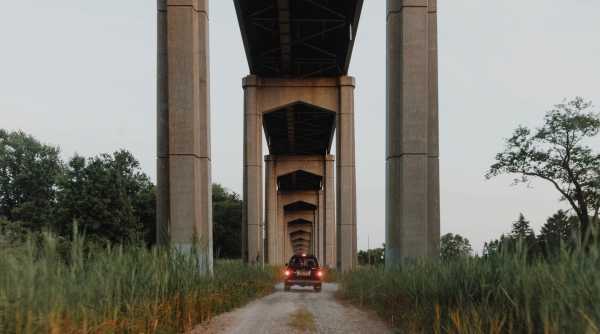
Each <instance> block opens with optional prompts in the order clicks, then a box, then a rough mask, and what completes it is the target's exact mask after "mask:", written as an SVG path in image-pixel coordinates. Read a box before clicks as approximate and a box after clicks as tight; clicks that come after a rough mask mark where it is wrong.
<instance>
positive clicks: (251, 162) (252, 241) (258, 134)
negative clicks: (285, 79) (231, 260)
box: [242, 75, 263, 263]
mask: <svg viewBox="0 0 600 334" xmlns="http://www.w3.org/2000/svg"><path fill="white" fill-rule="evenodd" d="M257 85H258V82H257V78H256V76H253V75H250V76H247V77H246V78H244V80H243V87H244V196H243V197H244V203H243V207H242V254H243V258H244V260H245V261H246V262H248V263H257V262H259V261H260V256H262V253H263V250H262V248H263V247H262V245H263V238H262V224H263V184H262V177H263V174H262V173H263V171H262V160H263V155H262V113H261V112H260V110H258V103H257Z"/></svg>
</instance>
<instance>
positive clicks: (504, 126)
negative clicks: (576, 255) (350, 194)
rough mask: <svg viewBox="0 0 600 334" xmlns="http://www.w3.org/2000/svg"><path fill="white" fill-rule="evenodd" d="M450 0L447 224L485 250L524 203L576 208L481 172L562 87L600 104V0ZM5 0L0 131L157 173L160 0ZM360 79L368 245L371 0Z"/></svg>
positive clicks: (222, 107)
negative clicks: (117, 157) (134, 161)
mask: <svg viewBox="0 0 600 334" xmlns="http://www.w3.org/2000/svg"><path fill="white" fill-rule="evenodd" d="M438 2H439V59H440V73H439V75H440V84H439V89H440V144H441V201H442V202H441V219H442V221H441V224H442V233H446V232H453V233H460V234H462V235H464V236H466V237H467V238H469V239H470V240H471V241H472V243H473V246H474V248H475V249H476V250H477V251H479V250H480V249H481V247H482V245H483V242H484V241H486V240H489V239H491V238H495V237H497V236H498V235H499V234H501V233H503V232H507V231H509V230H510V224H511V222H512V221H513V220H515V219H516V217H517V215H518V214H519V212H523V213H524V214H525V216H526V217H528V218H529V219H530V220H532V224H533V226H534V228H535V229H536V231H538V230H539V227H540V226H541V225H542V224H543V222H544V221H545V219H546V217H547V216H549V215H551V214H552V213H553V212H555V211H556V210H557V209H558V208H559V207H563V206H564V204H561V203H559V202H558V198H559V197H558V195H557V193H556V192H555V191H554V190H553V189H552V188H550V187H549V186H548V185H546V184H543V183H540V182H534V183H533V184H532V186H531V187H529V188H528V187H525V186H520V187H511V186H510V184H511V180H512V179H511V178H510V177H505V178H498V179H494V180H491V181H486V180H484V178H483V175H484V173H485V171H486V169H487V168H488V167H489V165H490V164H491V163H492V162H493V158H494V155H495V153H496V152H498V151H499V150H501V148H502V146H503V138H505V137H508V136H509V135H510V134H511V132H512V130H513V129H514V128H515V127H516V126H517V125H519V124H525V125H530V126H537V125H538V124H540V122H541V120H542V117H543V114H544V112H545V111H546V110H548V109H549V108H550V107H551V106H552V105H554V104H556V103H559V102H561V101H562V100H563V98H565V97H572V96H575V95H581V96H584V97H586V98H588V99H591V100H593V101H595V102H596V104H598V105H600V20H599V19H598V17H599V16H598V15H599V13H600V1H598V0H566V1H565V0H560V1H559V0H525V1H524V0H438ZM1 3H2V6H1V7H2V10H0V41H1V44H0V128H5V129H10V130H17V129H21V130H23V131H26V132H28V133H30V134H32V135H34V136H35V137H37V138H38V139H40V140H41V141H43V142H46V143H50V144H55V145H59V146H60V147H61V149H62V153H63V156H64V157H65V158H68V157H71V156H73V155H74V154H75V153H76V152H77V153H79V154H83V155H86V156H89V155H95V154H99V153H103V152H112V151H115V150H117V149H119V148H126V149H128V150H130V151H132V152H133V153H134V154H135V156H136V157H138V159H139V160H140V161H141V164H142V168H143V169H144V170H145V171H146V172H147V173H148V174H149V175H151V177H152V178H153V179H154V178H155V170H156V168H155V155H156V153H155V146H156V145H155V143H156V139H155V137H156V129H155V128H156V126H155V114H156V102H155V101H156V92H155V91H156V89H155V86H156V1H155V0H102V1H92V0H53V1H44V0H19V1H8V0H2V1H1ZM210 5H211V8H210V10H211V13H210V29H211V31H210V35H211V41H210V42H211V61H212V62H211V80H212V82H211V98H212V136H213V138H212V144H213V146H212V151H213V181H214V182H219V183H221V184H223V185H224V186H226V187H228V188H230V189H232V190H234V191H236V192H238V193H239V192H241V189H242V115H243V114H242V89H241V78H242V77H243V76H245V75H246V74H247V73H248V67H247V64H246V59H245V55H244V52H243V47H242V41H241V37H240V33H239V29H238V25H237V21H236V16H235V12H234V8H233V2H232V1H231V0H211V1H210ZM350 74H351V75H353V76H355V77H356V80H357V90H356V126H357V128H356V136H357V145H356V148H357V152H356V160H357V168H358V169H357V182H358V193H357V201H358V242H359V247H360V248H366V247H367V243H368V241H369V240H370V245H371V246H372V247H373V246H376V245H379V244H381V243H382V242H383V241H384V239H385V235H384V231H385V222H384V202H385V201H384V198H385V192H384V189H385V188H384V175H385V173H384V166H385V146H384V136H385V91H386V90H385V1H384V0H366V1H365V5H364V8H363V14H362V19H361V23H360V26H359V30H358V37H357V41H356V45H355V50H354V55H353V60H352V64H351V68H350ZM596 110H598V109H596ZM265 152H266V148H265Z"/></svg>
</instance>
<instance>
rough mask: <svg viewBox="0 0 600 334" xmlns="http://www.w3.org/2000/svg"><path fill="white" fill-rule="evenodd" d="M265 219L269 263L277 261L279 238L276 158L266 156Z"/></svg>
mask: <svg viewBox="0 0 600 334" xmlns="http://www.w3.org/2000/svg"><path fill="white" fill-rule="evenodd" d="M265 202H266V203H265V208H266V209H265V220H266V227H267V228H266V232H267V233H266V237H267V242H266V244H267V249H266V250H265V251H266V253H267V259H268V263H276V262H274V261H276V259H277V258H278V254H277V253H276V252H277V248H278V247H277V239H278V237H279V235H278V228H279V227H278V226H277V207H278V204H277V173H276V170H275V160H274V159H273V157H271V156H269V155H267V156H265Z"/></svg>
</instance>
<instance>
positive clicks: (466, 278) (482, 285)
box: [340, 251, 600, 333]
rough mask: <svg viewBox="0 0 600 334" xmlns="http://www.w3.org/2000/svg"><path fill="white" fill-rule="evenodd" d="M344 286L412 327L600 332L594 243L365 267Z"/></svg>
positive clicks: (599, 272) (359, 300)
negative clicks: (551, 252)
mask: <svg viewBox="0 0 600 334" xmlns="http://www.w3.org/2000/svg"><path fill="white" fill-rule="evenodd" d="M340 294H341V296H342V297H343V298H346V299H348V300H350V301H351V302H353V303H356V304H359V305H361V306H365V307H369V308H372V309H374V310H376V311H377V312H378V313H379V314H380V315H381V316H382V317H383V318H384V319H386V320H388V321H389V322H390V323H391V324H392V325H393V326H394V327H396V328H398V329H400V330H402V331H406V332H409V333H421V332H425V333H600V325H599V324H600V256H599V254H598V252H596V251H592V252H590V253H585V254H582V253H579V254H568V253H567V252H563V253H562V254H561V255H560V256H559V257H558V258H556V259H553V260H551V261H547V260H543V259H538V260H529V261H528V260H527V259H526V258H525V257H523V256H517V255H513V256H511V255H500V256H496V257H491V258H464V259H459V260H455V261H451V262H445V263H444V262H441V261H422V262H419V263H413V264H410V265H405V266H403V267H402V268H399V269H397V270H390V271H385V270H384V269H383V268H362V269H359V270H357V271H355V272H351V273H349V274H346V275H344V276H343V277H342V278H341V288H340Z"/></svg>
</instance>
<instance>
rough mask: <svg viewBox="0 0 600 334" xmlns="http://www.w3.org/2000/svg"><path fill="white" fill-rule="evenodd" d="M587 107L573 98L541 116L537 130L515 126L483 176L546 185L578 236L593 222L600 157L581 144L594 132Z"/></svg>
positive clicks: (597, 120)
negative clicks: (567, 209) (570, 214)
mask: <svg viewBox="0 0 600 334" xmlns="http://www.w3.org/2000/svg"><path fill="white" fill-rule="evenodd" d="M591 105H592V104H591V102H588V101H585V100H584V99H583V98H581V97H577V98H575V99H573V100H571V101H568V102H565V103H561V104H558V105H556V106H555V108H554V109H552V110H550V111H549V112H547V113H546V116H545V118H544V124H543V126H542V127H540V128H539V129H536V130H531V129H529V128H527V127H524V126H520V127H518V128H517V129H516V130H515V132H514V133H513V135H512V137H510V138H509V139H508V140H507V141H506V147H505V149H504V151H502V152H500V153H498V154H497V155H496V162H495V163H494V164H493V165H492V166H491V167H490V169H489V171H488V172H487V174H486V178H488V179H489V178H492V177H495V176H498V175H501V174H516V175H518V176H519V177H518V178H515V184H518V183H527V182H529V179H530V178H532V177H533V178H539V179H542V180H545V181H547V182H549V183H551V184H552V185H553V186H554V188H556V190H557V191H558V192H559V193H560V194H561V196H562V199H563V200H566V201H568V202H569V204H570V205H571V207H572V208H573V210H574V211H575V212H576V214H577V217H578V218H579V221H580V222H581V228H582V232H583V233H582V236H583V237H584V238H585V237H586V236H587V233H588V231H589V230H590V229H589V226H590V220H591V219H590V212H593V214H594V218H593V220H596V219H597V217H598V207H600V202H599V201H600V194H599V193H600V187H599V183H600V154H597V153H594V152H593V151H592V149H591V148H590V147H589V146H587V145H586V143H585V140H587V139H590V138H592V137H595V136H596V135H597V134H598V132H599V131H600V116H598V114H596V113H593V112H591V111H590V108H591Z"/></svg>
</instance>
